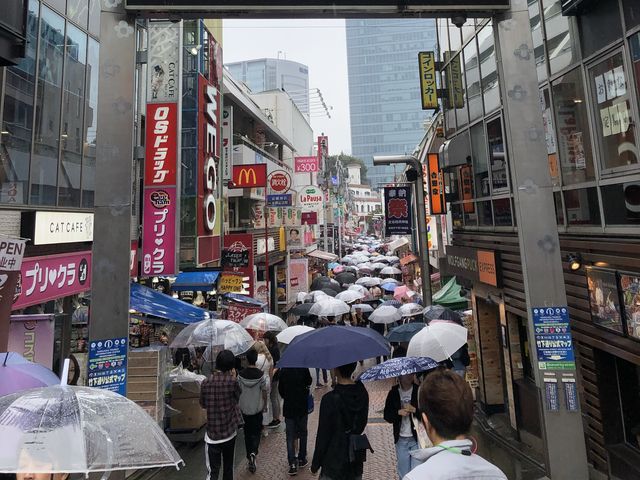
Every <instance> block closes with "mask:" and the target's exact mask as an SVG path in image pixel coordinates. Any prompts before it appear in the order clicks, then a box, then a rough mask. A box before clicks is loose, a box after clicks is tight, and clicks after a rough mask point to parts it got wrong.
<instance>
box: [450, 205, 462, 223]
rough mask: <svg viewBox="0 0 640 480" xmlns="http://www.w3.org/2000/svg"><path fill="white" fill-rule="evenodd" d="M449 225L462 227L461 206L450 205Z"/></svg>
mask: <svg viewBox="0 0 640 480" xmlns="http://www.w3.org/2000/svg"><path fill="white" fill-rule="evenodd" d="M451 223H452V225H453V226H454V227H462V225H463V223H462V204H460V203H452V204H451Z"/></svg>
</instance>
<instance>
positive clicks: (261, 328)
mask: <svg viewBox="0 0 640 480" xmlns="http://www.w3.org/2000/svg"><path fill="white" fill-rule="evenodd" d="M420 312H422V309H420ZM240 325H242V326H243V327H244V328H246V329H247V330H254V331H256V332H281V331H283V330H284V329H285V328H287V324H286V323H285V322H284V320H282V319H281V318H280V317H278V316H277V315H272V314H270V313H262V312H260V313H254V314H252V315H248V316H246V317H244V319H242V321H241V322H240Z"/></svg>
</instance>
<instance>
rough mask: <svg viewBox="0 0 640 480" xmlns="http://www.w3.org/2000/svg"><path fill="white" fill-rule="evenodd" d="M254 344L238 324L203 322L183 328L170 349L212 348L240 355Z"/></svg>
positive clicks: (225, 321)
mask: <svg viewBox="0 0 640 480" xmlns="http://www.w3.org/2000/svg"><path fill="white" fill-rule="evenodd" d="M253 344H254V340H253V338H251V335H249V334H248V333H247V331H246V330H245V329H244V328H242V326H241V325H240V324H239V323H236V322H232V321H231V320H214V319H210V320H203V321H201V322H197V323H192V324H191V325H188V326H187V327H185V328H184V329H183V330H182V331H181V332H180V333H179V334H178V335H177V336H176V338H175V339H174V340H173V342H171V345H170V346H171V348H186V347H192V346H193V347H213V348H214V350H216V349H220V350H222V349H224V350H231V352H233V354H234V355H240V354H242V353H244V352H246V351H247V350H249V349H250V348H251V347H252V346H253Z"/></svg>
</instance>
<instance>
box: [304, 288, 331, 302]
mask: <svg viewBox="0 0 640 480" xmlns="http://www.w3.org/2000/svg"><path fill="white" fill-rule="evenodd" d="M328 296H329V295H327V294H326V293H324V292H323V291H322V290H315V291H313V292H310V293H309V294H308V295H307V296H306V297H305V302H306V301H311V302H317V301H318V300H320V299H321V298H325V297H328Z"/></svg>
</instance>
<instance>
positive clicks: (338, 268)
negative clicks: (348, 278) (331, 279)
mask: <svg viewBox="0 0 640 480" xmlns="http://www.w3.org/2000/svg"><path fill="white" fill-rule="evenodd" d="M340 272H344V267H343V266H342V265H338V266H337V267H336V268H334V269H333V273H340Z"/></svg>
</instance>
